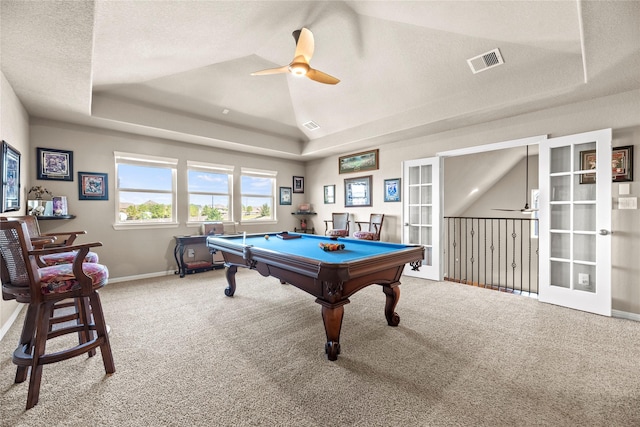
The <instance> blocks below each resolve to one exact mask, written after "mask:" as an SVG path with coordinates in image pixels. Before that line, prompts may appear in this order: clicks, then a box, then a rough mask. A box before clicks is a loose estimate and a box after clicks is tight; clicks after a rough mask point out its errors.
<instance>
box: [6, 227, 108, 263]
mask: <svg viewBox="0 0 640 427" xmlns="http://www.w3.org/2000/svg"><path fill="white" fill-rule="evenodd" d="M7 219H9V220H13V221H22V222H24V223H25V224H26V226H27V231H28V232H29V238H30V239H31V244H32V245H33V246H34V247H35V248H37V249H43V248H52V247H66V246H71V245H72V244H73V242H74V241H75V240H76V238H77V237H78V235H80V234H87V232H86V231H84V230H83V231H59V232H56V233H41V232H40V225H39V223H38V217H37V216H35V215H23V216H12V217H7ZM59 238H60V240H59ZM74 259H75V253H73V252H65V251H62V252H60V253H55V254H49V255H43V256H41V257H39V258H38V259H37V262H38V265H39V266H40V267H46V266H51V265H57V264H67V263H71V262H73V260H74ZM85 262H93V263H97V262H98V254H97V253H95V252H93V251H89V252H88V253H87V256H86V257H85Z"/></svg>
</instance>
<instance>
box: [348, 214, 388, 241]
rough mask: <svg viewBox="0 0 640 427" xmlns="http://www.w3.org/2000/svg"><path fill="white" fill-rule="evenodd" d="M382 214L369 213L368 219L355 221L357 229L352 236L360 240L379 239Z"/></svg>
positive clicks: (382, 219)
mask: <svg viewBox="0 0 640 427" xmlns="http://www.w3.org/2000/svg"><path fill="white" fill-rule="evenodd" d="M383 221H384V214H371V216H370V217H369V221H366V222H365V221H356V224H358V231H356V232H355V233H353V237H355V238H356V239H362V240H380V232H381V231H382V222H383Z"/></svg>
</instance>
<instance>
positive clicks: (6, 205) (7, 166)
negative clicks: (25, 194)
mask: <svg viewBox="0 0 640 427" xmlns="http://www.w3.org/2000/svg"><path fill="white" fill-rule="evenodd" d="M1 149H2V160H1V161H0V177H1V179H2V194H0V204H1V206H0V209H1V210H0V212H11V211H18V210H20V152H19V151H18V150H16V149H15V148H13V147H12V146H10V145H9V144H7V142H6V141H2V147H1Z"/></svg>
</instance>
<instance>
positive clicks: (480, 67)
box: [467, 48, 504, 74]
mask: <svg viewBox="0 0 640 427" xmlns="http://www.w3.org/2000/svg"><path fill="white" fill-rule="evenodd" d="M467 63H468V64H469V67H471V71H473V74H477V73H479V72H480V71H484V70H488V69H489V68H493V67H497V66H498V65H500V64H504V60H503V59H502V55H500V49H498V48H496V49H493V50H490V51H489V52H487V53H483V54H482V55H478V56H476V57H474V58H471V59H467Z"/></svg>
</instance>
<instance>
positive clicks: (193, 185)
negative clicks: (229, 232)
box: [187, 161, 233, 222]
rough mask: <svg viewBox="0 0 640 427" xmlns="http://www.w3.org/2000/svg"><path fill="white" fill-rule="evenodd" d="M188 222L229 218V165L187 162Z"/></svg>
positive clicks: (230, 176)
mask: <svg viewBox="0 0 640 427" xmlns="http://www.w3.org/2000/svg"><path fill="white" fill-rule="evenodd" d="M187 179H188V182H189V184H188V188H189V189H188V191H189V216H188V218H189V221H190V222H203V221H231V220H232V218H233V212H232V211H231V206H232V204H231V198H232V195H233V191H232V188H233V186H232V183H233V166H224V165H213V164H207V163H199V162H191V161H188V162H187Z"/></svg>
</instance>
